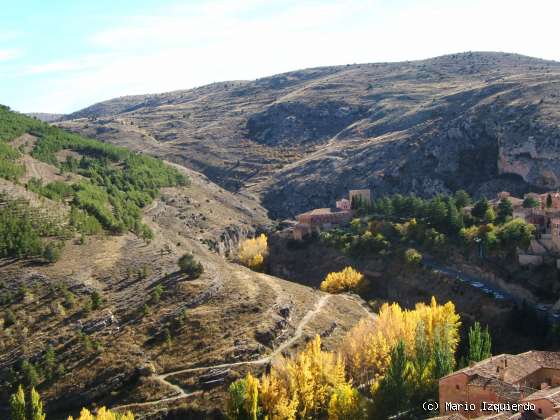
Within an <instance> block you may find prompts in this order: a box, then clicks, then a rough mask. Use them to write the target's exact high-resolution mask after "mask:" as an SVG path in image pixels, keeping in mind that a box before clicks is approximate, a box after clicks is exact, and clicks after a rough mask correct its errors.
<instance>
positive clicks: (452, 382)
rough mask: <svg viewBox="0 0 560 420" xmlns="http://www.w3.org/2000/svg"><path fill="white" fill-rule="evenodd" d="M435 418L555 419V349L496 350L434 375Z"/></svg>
mask: <svg viewBox="0 0 560 420" xmlns="http://www.w3.org/2000/svg"><path fill="white" fill-rule="evenodd" d="M439 411H440V414H442V416H441V417H437V419H440V420H444V419H445V420H462V419H467V418H473V419H474V418H484V419H503V420H506V419H508V420H513V419H549V418H550V419H557V418H559V417H558V416H559V415H560V352H546V351H528V352H525V353H521V354H517V355H511V354H500V355H497V356H492V357H490V358H488V359H485V360H482V361H481V362H478V363H473V364H471V365H470V366H468V367H466V368H464V369H461V370H458V371H456V372H453V373H451V374H449V375H447V376H444V377H443V378H441V379H440V380H439Z"/></svg>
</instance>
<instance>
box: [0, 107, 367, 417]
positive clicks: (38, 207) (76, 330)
mask: <svg viewBox="0 0 560 420" xmlns="http://www.w3.org/2000/svg"><path fill="white" fill-rule="evenodd" d="M0 193H1V194H0V378H1V381H0V417H2V418H5V414H6V411H7V402H8V397H9V395H10V393H12V392H14V389H15V387H16V386H17V384H18V383H22V382H23V383H32V384H35V385H36V386H37V387H38V390H39V392H40V393H41V395H42V396H43V399H44V400H45V405H46V409H47V411H48V413H49V417H53V418H59V417H60V418H62V417H63V416H67V415H69V414H74V415H75V414H76V412H77V410H78V409H79V408H80V407H82V406H91V405H92V404H96V405H98V406H99V405H107V406H109V407H116V408H118V407H122V406H126V407H128V408H130V409H132V410H133V411H134V412H135V414H136V415H137V418H147V417H148V418H158V416H161V417H163V416H165V415H166V413H169V415H170V416H172V415H173V413H174V411H175V410H176V409H179V407H183V408H184V407H186V406H188V407H189V408H188V409H185V410H187V411H188V410H190V412H191V413H195V414H193V415H194V416H195V417H197V418H201V417H205V416H206V414H203V413H210V412H212V411H214V410H218V411H219V410H222V409H223V408H224V393H225V391H226V388H227V385H228V384H229V383H230V382H231V381H233V380H234V379H236V378H237V377H238V376H240V375H242V374H244V373H245V370H246V369H247V368H248V367H252V368H253V370H254V371H255V372H258V371H259V370H264V369H266V368H267V366H268V365H269V364H270V363H271V362H272V361H273V360H275V359H276V358H277V357H278V356H280V355H281V354H283V353H289V352H292V351H293V350H294V349H297V348H299V347H300V346H301V345H302V344H304V343H305V342H306V340H308V339H309V338H310V337H313V336H314V335H315V334H321V335H322V336H323V337H324V339H323V340H324V343H325V345H326V346H327V347H330V348H332V347H334V346H335V345H337V343H339V342H340V340H341V338H342V337H343V336H344V335H345V333H346V331H348V330H349V329H350V328H351V327H352V326H353V325H355V324H356V323H357V322H358V320H359V319H361V318H362V317H364V316H368V314H369V312H368V311H367V310H365V309H364V307H363V304H362V301H361V300H359V299H358V298H353V297H347V296H330V295H327V294H325V293H322V292H318V291H316V290H314V289H312V288H309V287H305V286H302V285H298V284H295V283H291V282H288V281H285V280H281V279H278V278H276V277H272V276H267V275H264V274H259V273H255V272H253V271H250V270H248V269H246V268H244V267H241V266H239V265H237V264H235V263H233V262H231V261H230V260H228V259H226V258H224V256H225V255H227V254H230V253H231V252H232V251H235V250H236V249H237V244H238V242H239V240H241V239H243V238H245V237H246V236H248V235H253V234H254V233H255V232H256V231H257V230H260V229H263V228H265V227H266V226H267V225H268V224H269V223H270V222H269V220H268V219H267V217H266V212H265V211H264V209H263V208H262V207H261V206H259V204H258V203H256V202H255V201H254V200H253V199H252V198H250V197H247V196H242V195H239V194H234V193H231V192H228V191H225V190H223V189H222V188H221V187H219V186H217V185H215V184H213V183H212V182H211V181H209V180H208V179H207V178H206V177H205V176H204V175H201V174H199V173H196V172H194V171H192V170H189V169H185V168H183V167H179V166H177V165H173V164H171V163H167V162H164V161H161V160H158V159H156V158H153V157H150V156H147V155H143V154H139V153H134V152H131V151H129V150H127V149H124V148H120V147H116V146H113V145H109V144H106V143H101V142H98V141H95V140H92V139H87V138H84V137H81V136H79V135H76V134H71V133H67V132H65V131H63V130H60V129H58V128H55V127H52V126H49V125H47V124H45V123H43V122H40V121H38V120H36V119H32V118H29V117H26V116H24V115H21V114H16V113H13V112H11V111H9V109H8V108H6V107H1V108H0ZM184 254H192V255H194V258H195V259H196V261H198V262H200V263H201V264H202V266H203V267H204V272H203V273H202V275H200V277H198V278H192V277H191V276H189V275H188V274H186V273H184V272H182V271H180V270H179V267H178V265H177V262H178V259H179V257H181V256H182V255H184ZM179 416H180V414H179ZM64 418H66V417H64Z"/></svg>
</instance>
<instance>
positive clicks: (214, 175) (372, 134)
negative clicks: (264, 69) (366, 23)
mask: <svg viewBox="0 0 560 420" xmlns="http://www.w3.org/2000/svg"><path fill="white" fill-rule="evenodd" d="M68 118H69V120H67V121H65V122H63V123H62V124H63V125H64V126H66V127H68V128H71V129H73V130H77V131H81V132H85V133H86V134H88V135H90V136H96V137H98V138H101V139H103V140H106V141H111V142H114V143H119V144H123V145H125V146H128V147H133V148H136V149H137V150H143V151H146V152H149V153H154V154H156V155H159V156H163V157H165V158H167V159H169V160H173V161H174V162H177V163H180V164H182V165H185V166H188V167H191V168H194V169H196V170H199V171H201V172H203V173H205V174H206V175H207V176H208V177H209V178H210V179H212V180H213V181H215V182H217V183H218V184H220V185H222V186H224V187H225V188H228V189H231V190H240V191H242V192H245V193H249V194H254V195H258V196H260V198H261V200H262V203H263V204H264V205H265V207H266V208H267V209H268V210H269V212H270V215H271V216H272V217H276V218H282V217H286V216H292V215H294V214H295V213H297V212H300V211H302V210H306V209H309V208H311V207H318V206H325V205H329V204H332V203H333V201H334V199H335V198H336V197H338V196H340V195H342V194H344V193H346V191H347V190H348V189H350V188H363V187H369V188H371V189H373V190H374V193H378V194H382V193H394V192H415V193H417V194H419V195H430V194H434V193H437V192H449V191H453V190H455V189H458V188H465V189H467V190H469V191H470V192H471V193H473V194H476V195H491V194H494V193H495V192H497V191H499V190H501V189H508V190H510V191H512V192H515V193H522V192H524V191H527V190H540V189H548V188H557V187H559V186H560V160H559V158H560V156H559V149H558V143H559V141H560V130H559V128H558V122H559V121H560V63H556V62H547V61H543V60H538V59H533V58H529V57H523V56H519V55H513V54H501V53H465V54H455V55H450V56H443V57H438V58H434V59H430V60H424V61H417V62H403V63H380V64H361V65H351V66H340V67H326V68H320V69H310V70H302V71H297V72H292V73H286V74H282V75H278V76H272V77H269V78H265V79H259V80H256V81H252V82H227V83H220V84H214V85H210V86H205V87H202V88H198V89H193V90H188V91H177V92H171V93H167V94H161V95H150V96H139V97H127V98H119V99H116V100H112V101H108V102H105V103H101V104H96V105H94V106H92V107H91V108H88V109H85V110H82V111H80V112H78V113H76V114H74V115H71V116H69V117H68Z"/></svg>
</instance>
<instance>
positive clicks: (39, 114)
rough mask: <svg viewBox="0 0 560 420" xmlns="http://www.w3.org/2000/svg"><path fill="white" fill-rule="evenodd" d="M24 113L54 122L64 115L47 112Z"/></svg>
mask: <svg viewBox="0 0 560 420" xmlns="http://www.w3.org/2000/svg"><path fill="white" fill-rule="evenodd" d="M26 115H29V116H30V117H32V118H37V119H38V120H41V121H44V122H55V121H58V120H61V119H62V118H63V117H64V114H48V113H46V112H29V113H27V114H26Z"/></svg>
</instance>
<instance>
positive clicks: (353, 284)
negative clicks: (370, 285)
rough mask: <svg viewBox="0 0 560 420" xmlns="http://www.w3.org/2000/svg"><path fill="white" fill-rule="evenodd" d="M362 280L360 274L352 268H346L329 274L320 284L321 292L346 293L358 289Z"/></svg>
mask: <svg viewBox="0 0 560 420" xmlns="http://www.w3.org/2000/svg"><path fill="white" fill-rule="evenodd" d="M363 280H364V275H363V274H362V273H360V272H359V271H356V270H354V269H353V268H352V267H346V268H345V269H344V270H342V271H338V272H332V273H329V274H328V275H327V277H325V280H323V282H322V283H321V290H322V291H324V292H329V293H342V292H348V291H350V290H354V289H356V288H357V287H359V286H360V285H361V284H362V282H363Z"/></svg>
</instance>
